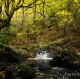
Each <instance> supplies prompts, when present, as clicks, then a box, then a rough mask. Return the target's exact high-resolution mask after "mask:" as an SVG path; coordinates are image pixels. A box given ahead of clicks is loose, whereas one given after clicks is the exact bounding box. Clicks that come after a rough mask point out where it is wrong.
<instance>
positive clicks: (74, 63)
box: [49, 50, 80, 69]
mask: <svg viewBox="0 0 80 79" xmlns="http://www.w3.org/2000/svg"><path fill="white" fill-rule="evenodd" d="M78 62H79V56H78V55H77V54H76V53H73V52H72V51H70V50H63V51H62V53H61V54H60V55H57V56H55V57H53V60H51V61H50V62H49V63H50V65H51V66H58V67H64V68H71V69H79V68H80V63H78Z"/></svg>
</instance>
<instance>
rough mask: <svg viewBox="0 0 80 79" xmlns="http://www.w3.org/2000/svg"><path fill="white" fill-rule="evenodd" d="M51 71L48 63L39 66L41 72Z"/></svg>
mask: <svg viewBox="0 0 80 79" xmlns="http://www.w3.org/2000/svg"><path fill="white" fill-rule="evenodd" d="M49 69H51V66H50V65H49V64H48V63H46V62H41V63H40V64H39V70H41V71H45V70H49Z"/></svg>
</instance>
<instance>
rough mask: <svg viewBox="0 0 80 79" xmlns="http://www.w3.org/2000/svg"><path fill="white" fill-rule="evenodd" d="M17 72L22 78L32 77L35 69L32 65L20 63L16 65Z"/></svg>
mask: <svg viewBox="0 0 80 79" xmlns="http://www.w3.org/2000/svg"><path fill="white" fill-rule="evenodd" d="M18 74H19V76H20V77H21V78H22V79H33V78H34V74H35V71H34V69H32V67H30V66H27V65H24V64H21V65H19V66H18Z"/></svg>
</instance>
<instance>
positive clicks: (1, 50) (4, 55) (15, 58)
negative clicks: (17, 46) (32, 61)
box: [0, 44, 23, 63]
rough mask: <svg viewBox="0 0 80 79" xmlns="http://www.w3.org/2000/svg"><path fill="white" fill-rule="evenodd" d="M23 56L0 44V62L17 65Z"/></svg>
mask: <svg viewBox="0 0 80 79" xmlns="http://www.w3.org/2000/svg"><path fill="white" fill-rule="evenodd" d="M22 58H23V55H21V54H20V53H17V52H16V51H14V50H13V49H12V48H11V47H9V46H6V45H3V44H0V61H1V62H2V61H4V62H10V63H11V62H12V63H17V62H20V61H21V59H22Z"/></svg>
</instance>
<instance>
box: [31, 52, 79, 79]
mask: <svg viewBox="0 0 80 79" xmlns="http://www.w3.org/2000/svg"><path fill="white" fill-rule="evenodd" d="M48 55H49V53H47V52H46V51H43V52H41V53H37V55H36V57H35V58H32V59H30V60H29V61H31V60H33V59H34V60H33V61H35V62H37V64H40V63H41V62H49V61H50V60H51V59H52V58H50V57H48ZM34 69H35V71H36V73H35V79H80V72H78V71H76V70H70V69H65V68H60V67H52V68H51V69H50V70H45V71H40V70H39V66H38V65H37V66H36V67H34Z"/></svg>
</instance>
